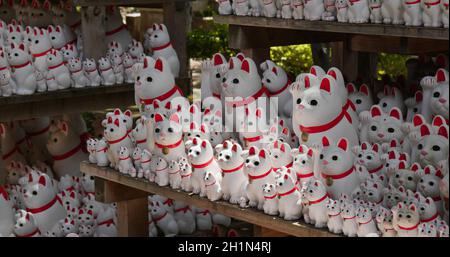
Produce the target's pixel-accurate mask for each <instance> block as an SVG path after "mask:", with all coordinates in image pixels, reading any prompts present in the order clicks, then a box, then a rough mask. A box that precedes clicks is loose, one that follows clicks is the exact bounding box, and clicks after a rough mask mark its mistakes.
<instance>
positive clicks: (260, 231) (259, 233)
mask: <svg viewBox="0 0 450 257" xmlns="http://www.w3.org/2000/svg"><path fill="white" fill-rule="evenodd" d="M253 236H256V237H286V236H289V235H288V234H285V233H282V232H279V231H275V230H271V229H268V228H265V227H261V226H253Z"/></svg>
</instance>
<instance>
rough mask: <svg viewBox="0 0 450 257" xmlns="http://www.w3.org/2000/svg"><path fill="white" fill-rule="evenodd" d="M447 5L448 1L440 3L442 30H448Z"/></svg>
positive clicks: (443, 0) (444, 0)
mask: <svg viewBox="0 0 450 257" xmlns="http://www.w3.org/2000/svg"><path fill="white" fill-rule="evenodd" d="M448 4H449V1H448V0H442V1H441V10H442V24H444V28H448Z"/></svg>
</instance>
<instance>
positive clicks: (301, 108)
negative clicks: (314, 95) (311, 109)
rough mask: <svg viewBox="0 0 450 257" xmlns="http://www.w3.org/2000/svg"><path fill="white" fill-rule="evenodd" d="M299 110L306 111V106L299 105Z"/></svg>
mask: <svg viewBox="0 0 450 257" xmlns="http://www.w3.org/2000/svg"><path fill="white" fill-rule="evenodd" d="M297 109H299V110H303V109H305V106H304V105H303V104H299V105H297Z"/></svg>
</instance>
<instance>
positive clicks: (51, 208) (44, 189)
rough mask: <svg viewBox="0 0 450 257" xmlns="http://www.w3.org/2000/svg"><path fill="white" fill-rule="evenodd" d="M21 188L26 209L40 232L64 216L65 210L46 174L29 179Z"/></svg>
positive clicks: (48, 228) (43, 231) (49, 227)
mask: <svg viewBox="0 0 450 257" xmlns="http://www.w3.org/2000/svg"><path fill="white" fill-rule="evenodd" d="M23 190H24V191H23V195H24V201H25V206H26V207H27V209H26V210H27V211H28V212H30V213H32V214H33V216H34V219H35V221H36V225H37V226H38V227H39V230H40V231H41V233H46V232H47V231H48V230H50V229H51V228H52V227H53V226H54V225H55V224H56V223H57V222H58V221H59V220H61V219H64V218H65V217H66V210H65V209H64V207H63V205H62V204H61V199H60V198H59V196H58V195H57V194H56V192H55V190H54V188H53V185H52V181H51V179H50V178H49V177H48V176H47V175H40V176H39V178H38V179H37V181H29V183H28V184H27V185H26V186H25V187H24V189H23ZM33 192H37V194H33Z"/></svg>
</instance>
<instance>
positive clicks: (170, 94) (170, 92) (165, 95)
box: [139, 85, 183, 105]
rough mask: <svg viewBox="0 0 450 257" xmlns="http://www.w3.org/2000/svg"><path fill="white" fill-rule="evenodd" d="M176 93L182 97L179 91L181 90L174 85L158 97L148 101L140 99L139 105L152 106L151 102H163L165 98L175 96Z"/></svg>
mask: <svg viewBox="0 0 450 257" xmlns="http://www.w3.org/2000/svg"><path fill="white" fill-rule="evenodd" d="M176 92H179V93H180V95H183V92H182V91H181V89H180V88H179V87H178V86H177V85H175V86H173V88H172V89H171V90H169V91H167V93H164V94H162V95H160V96H158V97H155V98H149V99H140V100H139V101H140V102H141V104H145V105H150V104H153V101H155V100H158V101H160V102H161V101H164V100H166V99H167V98H169V97H171V96H172V95H173V94H175V93H176Z"/></svg>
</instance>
